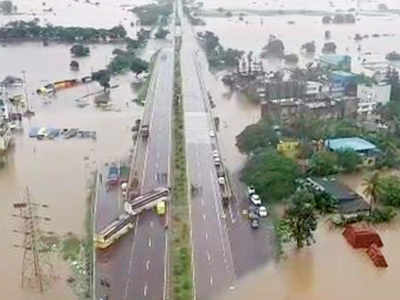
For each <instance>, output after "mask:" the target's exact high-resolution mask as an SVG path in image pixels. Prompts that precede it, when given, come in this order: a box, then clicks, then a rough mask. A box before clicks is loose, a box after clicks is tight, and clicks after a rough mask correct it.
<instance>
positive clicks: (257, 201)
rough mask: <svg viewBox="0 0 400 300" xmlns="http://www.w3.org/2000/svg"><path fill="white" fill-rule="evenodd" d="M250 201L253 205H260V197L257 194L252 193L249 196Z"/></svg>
mask: <svg viewBox="0 0 400 300" xmlns="http://www.w3.org/2000/svg"><path fill="white" fill-rule="evenodd" d="M250 201H251V203H253V204H254V205H255V206H260V205H261V198H260V196H258V195H257V194H253V195H251V196H250Z"/></svg>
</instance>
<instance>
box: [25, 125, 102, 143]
mask: <svg viewBox="0 0 400 300" xmlns="http://www.w3.org/2000/svg"><path fill="white" fill-rule="evenodd" d="M29 137H31V138H36V139H38V140H43V139H47V140H53V139H55V138H57V137H62V138H64V139H71V138H74V137H77V138H82V139H83V138H85V139H93V140H96V138H97V133H96V131H89V130H80V129H79V128H64V129H59V128H46V127H32V128H31V129H30V130H29Z"/></svg>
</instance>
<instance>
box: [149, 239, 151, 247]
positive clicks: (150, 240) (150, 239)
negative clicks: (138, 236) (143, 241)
mask: <svg viewBox="0 0 400 300" xmlns="http://www.w3.org/2000/svg"><path fill="white" fill-rule="evenodd" d="M149 248H151V237H149Z"/></svg>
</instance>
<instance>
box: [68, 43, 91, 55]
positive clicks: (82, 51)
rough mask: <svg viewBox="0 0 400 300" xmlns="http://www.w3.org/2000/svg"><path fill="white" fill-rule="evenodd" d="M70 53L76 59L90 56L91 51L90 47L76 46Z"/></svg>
mask: <svg viewBox="0 0 400 300" xmlns="http://www.w3.org/2000/svg"><path fill="white" fill-rule="evenodd" d="M70 52H71V53H72V55H73V56H75V57H82V56H88V55H89V54H90V49H89V47H85V46H83V45H82V44H76V45H73V46H72V47H71V49H70Z"/></svg>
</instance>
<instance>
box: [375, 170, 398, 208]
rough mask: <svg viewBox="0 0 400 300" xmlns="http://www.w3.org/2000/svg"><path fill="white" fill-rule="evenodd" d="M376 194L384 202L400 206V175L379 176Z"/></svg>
mask: <svg viewBox="0 0 400 300" xmlns="http://www.w3.org/2000/svg"><path fill="white" fill-rule="evenodd" d="M376 194H377V195H376V196H377V198H378V199H379V201H380V202H381V203H382V204H384V205H390V206H395V207H400V177H398V176H385V177H381V178H379V179H378V181H377V189H376Z"/></svg>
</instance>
